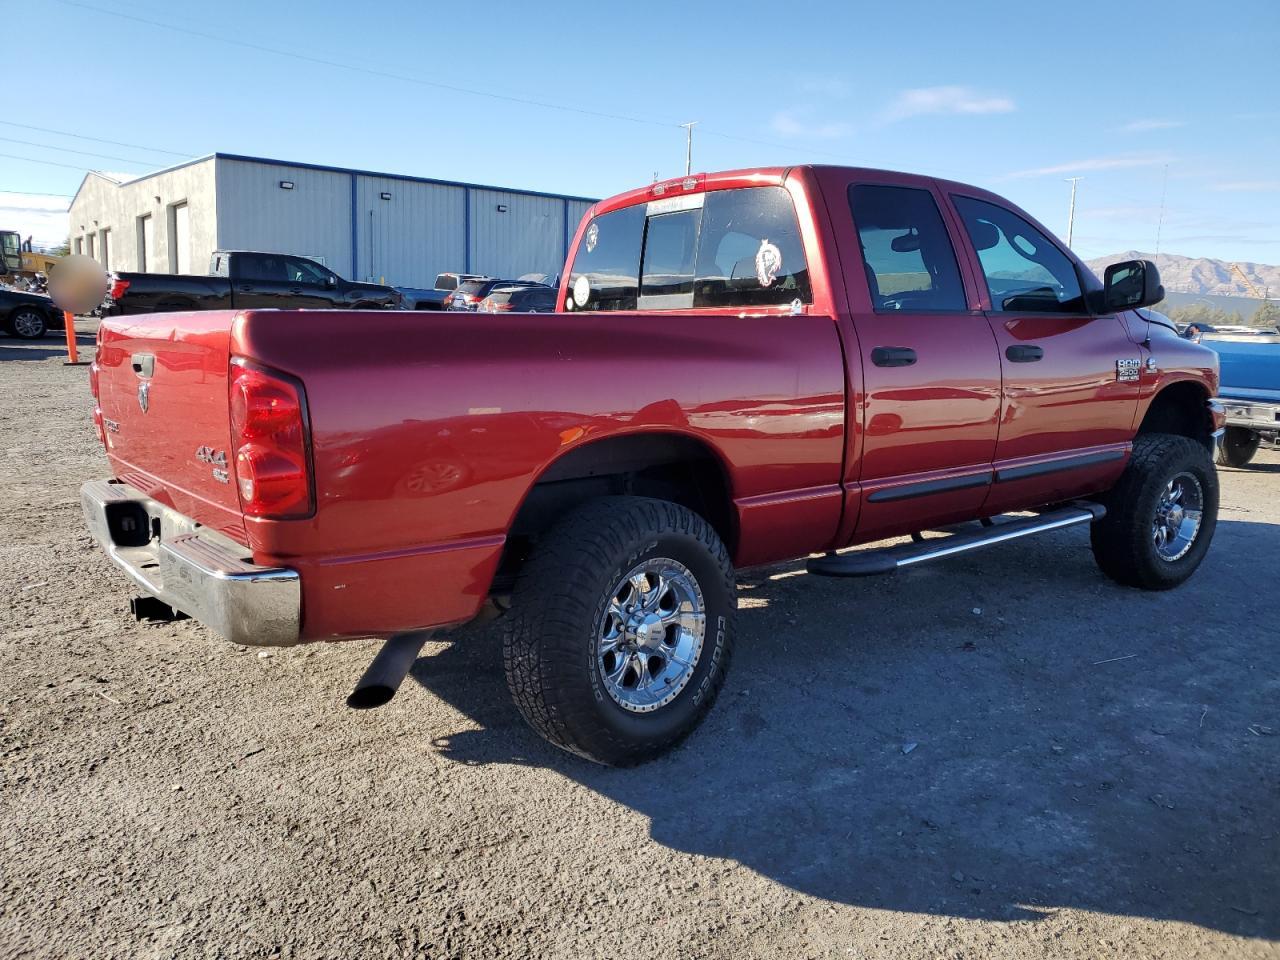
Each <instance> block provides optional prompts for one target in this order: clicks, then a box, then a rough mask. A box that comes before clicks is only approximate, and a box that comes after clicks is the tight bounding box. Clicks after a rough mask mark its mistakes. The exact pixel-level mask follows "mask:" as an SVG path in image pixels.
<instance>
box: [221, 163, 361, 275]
mask: <svg viewBox="0 0 1280 960" xmlns="http://www.w3.org/2000/svg"><path fill="white" fill-rule="evenodd" d="M281 180H290V181H292V182H293V185H294V186H293V189H292V190H282V189H281V188H280V181H281ZM217 183H218V199H217V210H218V247H219V248H220V249H223V250H264V251H269V252H271V253H292V254H297V255H300V256H306V257H312V256H319V257H323V258H324V262H325V264H326V265H328V267H329V269H331V270H333V271H335V272H336V273H338V274H340V275H342V276H348V275H349V274H350V272H351V177H350V175H349V174H345V173H333V172H331V171H327V170H309V169H307V168H305V167H286V166H274V165H271V166H268V165H266V164H257V163H246V162H243V161H240V160H226V159H223V158H218V160H217Z"/></svg>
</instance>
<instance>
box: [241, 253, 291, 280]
mask: <svg viewBox="0 0 1280 960" xmlns="http://www.w3.org/2000/svg"><path fill="white" fill-rule="evenodd" d="M284 261H285V258H284V257H281V256H277V255H276V254H270V253H242V254H240V255H238V256H237V257H236V260H235V264H236V272H237V274H238V275H239V276H238V278H237V279H240V280H253V281H257V282H258V283H285V282H287V280H288V276H287V271H286V269H285V263H284Z"/></svg>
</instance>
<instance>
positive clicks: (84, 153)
mask: <svg viewBox="0 0 1280 960" xmlns="http://www.w3.org/2000/svg"><path fill="white" fill-rule="evenodd" d="M0 140H3V141H4V142H5V143H20V144H22V145H23V146H26V147H39V148H40V149H42V150H58V151H60V152H62V153H78V154H80V156H82V157H96V158H97V159H99V160H118V161H120V162H121V163H132V164H134V165H135V166H139V167H146V166H150V164H149V163H148V162H147V161H146V160H130V159H129V158H128V157H114V156H112V155H111V154H109V153H93V152H91V151H89V150H76V149H74V148H72V147H55V146H54V145H53V144H51V143H36V142H35V141H34V140H18V139H15V138H14V137H0Z"/></svg>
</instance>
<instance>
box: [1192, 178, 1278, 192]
mask: <svg viewBox="0 0 1280 960" xmlns="http://www.w3.org/2000/svg"><path fill="white" fill-rule="evenodd" d="M1209 189H1210V190H1217V191H1219V192H1230V193H1271V192H1272V191H1275V190H1280V180H1229V181H1227V182H1225V183H1211V184H1209Z"/></svg>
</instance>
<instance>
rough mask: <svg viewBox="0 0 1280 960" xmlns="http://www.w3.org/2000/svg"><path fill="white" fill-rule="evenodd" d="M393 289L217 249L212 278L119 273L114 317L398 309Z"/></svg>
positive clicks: (292, 261) (301, 262) (291, 260)
mask: <svg viewBox="0 0 1280 960" xmlns="http://www.w3.org/2000/svg"><path fill="white" fill-rule="evenodd" d="M402 305H403V297H402V296H401V294H400V293H399V291H397V290H395V289H394V288H393V287H384V286H380V285H379V284H376V283H356V282H354V281H351V280H344V279H343V278H342V277H340V276H338V275H337V274H336V273H334V272H333V271H332V270H330V269H329V268H328V267H325V266H322V265H321V264H319V263H316V262H315V261H314V260H310V259H308V258H307V257H294V256H289V255H288V254H283V253H255V252H252V251H247V250H245V251H242V250H215V251H214V253H213V256H212V257H210V259H209V276H207V277H192V276H185V275H183V274H174V273H117V274H115V275H114V276H113V279H112V284H111V294H110V305H109V307H108V309H107V312H108V313H110V314H122V313H172V312H174V311H178V310H226V309H233V310H250V309H261V308H267V307H284V308H298V307H303V308H308V309H312V310H381V309H387V310H399V309H400V308H401V306H402Z"/></svg>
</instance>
